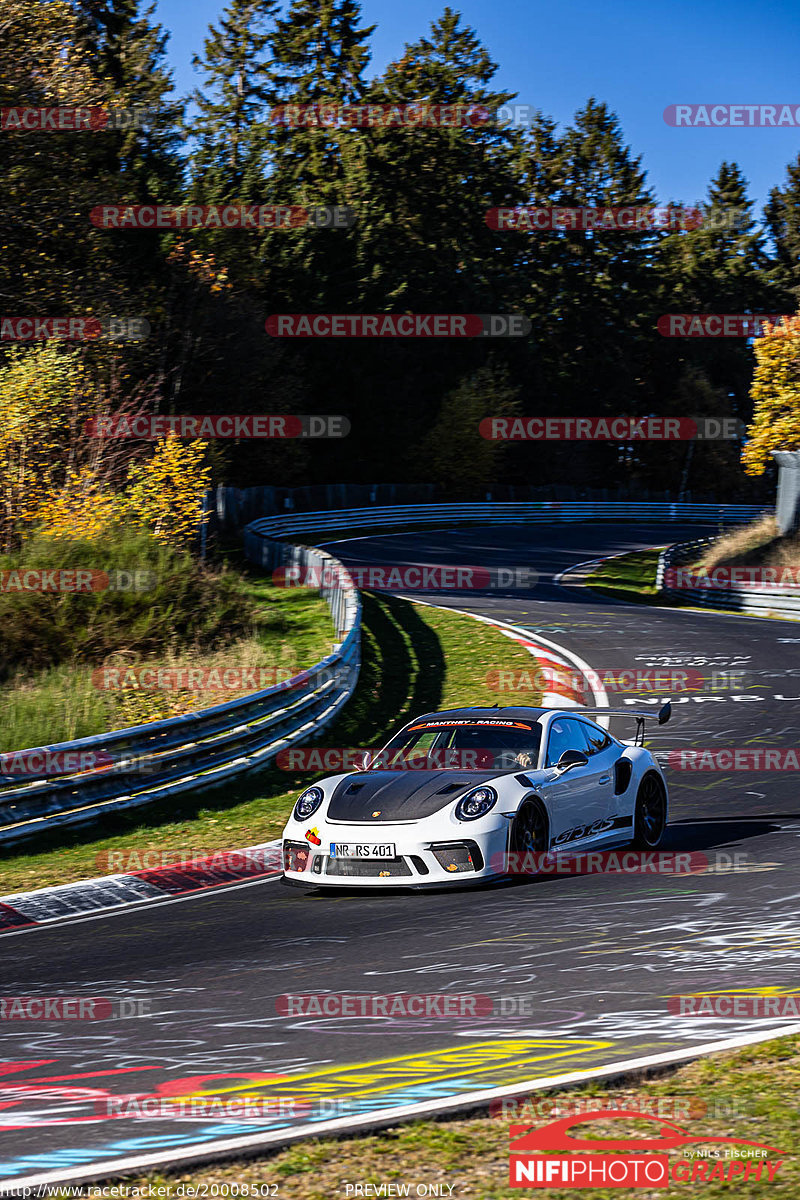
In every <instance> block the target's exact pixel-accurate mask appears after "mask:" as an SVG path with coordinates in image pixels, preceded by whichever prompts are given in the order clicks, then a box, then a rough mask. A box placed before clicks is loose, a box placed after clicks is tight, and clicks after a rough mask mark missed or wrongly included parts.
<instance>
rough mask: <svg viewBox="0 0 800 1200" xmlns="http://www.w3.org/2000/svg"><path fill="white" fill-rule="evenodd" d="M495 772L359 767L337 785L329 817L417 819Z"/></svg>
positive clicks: (378, 820)
mask: <svg viewBox="0 0 800 1200" xmlns="http://www.w3.org/2000/svg"><path fill="white" fill-rule="evenodd" d="M495 776H496V772H493V771H359V772H358V773H357V774H355V775H348V776H347V778H346V779H342V780H341V781H340V782H339V783H338V784H337V785H336V788H335V789H334V791H333V794H332V796H331V798H330V801H329V803H328V814H327V815H328V820H329V821H368V822H369V824H370V825H373V824H375V825H380V824H382V823H383V822H384V821H418V820H419V819H420V818H421V817H429V816H431V814H432V813H435V812H439V811H440V810H441V809H443V808H447V807H448V805H450V804H452V803H453V802H454V801H455V800H457V799H458V797H459V796H462V795H463V794H464V792H466V791H469V789H470V788H473V787H478V786H479V785H480V784H482V783H489V782H490V781H491V780H492V779H493V778H494V777H495ZM376 814H377V815H376Z"/></svg>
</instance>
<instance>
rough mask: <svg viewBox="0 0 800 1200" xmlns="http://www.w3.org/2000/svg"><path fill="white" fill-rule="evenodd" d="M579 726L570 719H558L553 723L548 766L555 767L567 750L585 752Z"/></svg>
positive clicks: (549, 740)
mask: <svg viewBox="0 0 800 1200" xmlns="http://www.w3.org/2000/svg"><path fill="white" fill-rule="evenodd" d="M578 724H579V722H578V721H571V720H569V718H568V717H556V719H555V721H553V722H552V723H551V725H550V736H549V737H548V739H547V762H546V764H545V765H546V766H548V767H554V766H555V765H556V763H557V762H558V760H559V759H560V758H561V755H562V754H563V753H564V751H565V750H583V748H584V738H583V736H582V734H581V732H580V730H579V729H577V728H576V726H577V725H578Z"/></svg>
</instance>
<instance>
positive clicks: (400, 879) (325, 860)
mask: <svg viewBox="0 0 800 1200" xmlns="http://www.w3.org/2000/svg"><path fill="white" fill-rule="evenodd" d="M508 826H509V822H508V821H506V820H503V821H502V823H495V824H493V826H492V827H490V828H488V829H487V828H481V829H480V830H477V829H472V828H470V826H469V825H468V824H466V823H465V824H464V825H463V826H461V827H459V828H458V829H447V830H441V829H437V830H435V831H433V830H431V831H430V833H428V831H425V835H424V836H423V831H422V830H421V829H420V827H419V826H418V825H415V826H409V825H382V826H381V828H380V832H378V830H376V828H375V827H374V826H372V825H370V826H364V825H346V826H345V825H333V824H328V823H325V824H322V823H320V824H319V827H318V828H317V829H316V831H315V836H316V837H318V838H319V845H317V844H315V843H312V842H310V841H309V840H308V839H307V838H306V837H305V832H304V829H303V827H302V826H300V825H299V824H298V823H295V822H291V823H290V824H289V825H287V827H286V829H285V830H284V833H283V842H282V850H283V872H284V877H285V879H286V880H287V882H289V883H297V884H302V885H304V886H308V887H348V888H350V887H376V886H390V887H397V886H400V887H431V886H441V885H442V884H455V883H469V882H477V881H479V880H487V879H496V878H498V876H499V875H500V874H501V872H499V871H498V864H499V863H501V862H502V860H503V855H504V853H505V851H506V849H507V839H508ZM306 828H307V827H306ZM344 842H350V843H362V844H363V843H366V844H386V843H389V844H393V845H394V847H395V857H394V858H391V859H385V858H384V859H378V858H342V857H338V856H336V855H335V854H332V853H331V850H332V848H333V846H335V845H337V844H340V843H344Z"/></svg>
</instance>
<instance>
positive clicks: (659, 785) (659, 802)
mask: <svg viewBox="0 0 800 1200" xmlns="http://www.w3.org/2000/svg"><path fill="white" fill-rule="evenodd" d="M666 828H667V789H666V788H665V787H664V781H663V779H662V778H661V776H660V775H656V774H655V773H654V772H652V771H649V772H648V773H647V775H645V777H644V779H643V780H642V782H641V783H640V784H639V790H638V792H637V793H636V807H635V810H634V817H633V841H632V842H631V845H632V846H633V848H634V849H635V850H655V849H656V848H657V847H658V846H659V845H660V843H661V839H662V838H663V836H664V831H665V830H666Z"/></svg>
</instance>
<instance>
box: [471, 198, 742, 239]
mask: <svg viewBox="0 0 800 1200" xmlns="http://www.w3.org/2000/svg"><path fill="white" fill-rule="evenodd" d="M751 220H752V218H751V216H750V213H749V212H748V210H747V209H746V208H709V207H707V206H704V207H702V208H701V207H699V206H697V207H689V208H687V207H678V206H674V205H673V206H668V207H666V208H652V207H645V206H644V205H641V206H637V205H629V206H627V207H623V208H537V207H534V206H533V205H523V206H521V207H517V208H490V209H488V210H487V212H486V215H485V221H486V224H487V225H488V226H489V228H490V229H493V230H497V231H498V232H500V233H502V232H516V233H547V232H556V233H566V232H570V231H581V232H596V233H605V232H610V233H647V232H650V231H652V230H658V229H700V228H705V229H708V228H713V229H739V228H741V227H742V226H745V227H746V226H747V225H748V224H749V223H750V221H751Z"/></svg>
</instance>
